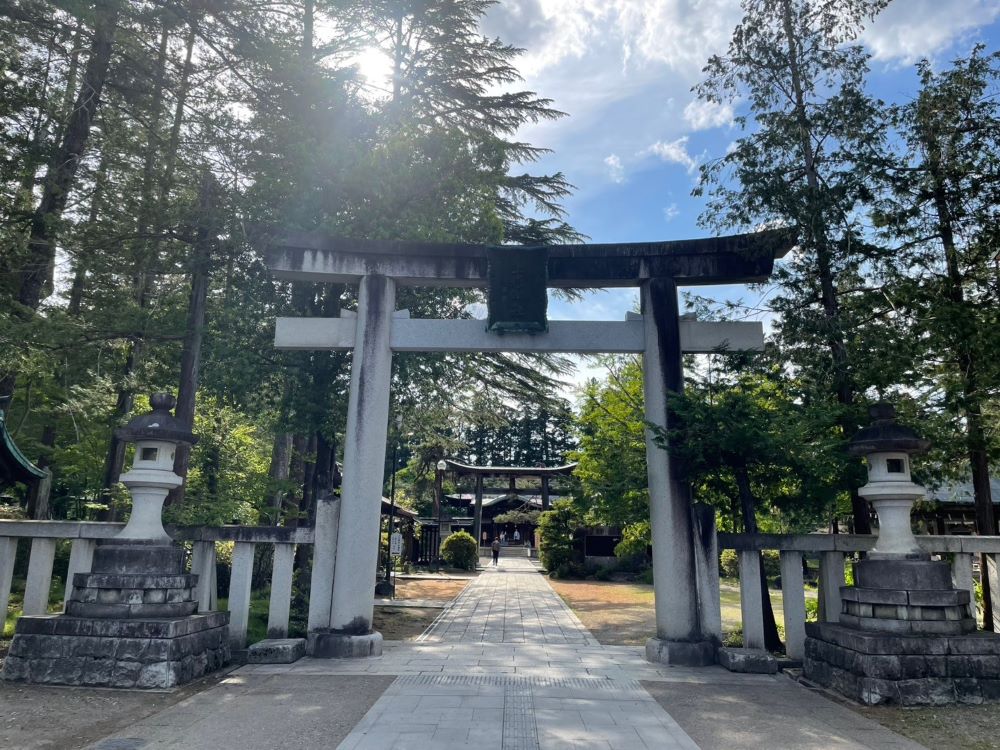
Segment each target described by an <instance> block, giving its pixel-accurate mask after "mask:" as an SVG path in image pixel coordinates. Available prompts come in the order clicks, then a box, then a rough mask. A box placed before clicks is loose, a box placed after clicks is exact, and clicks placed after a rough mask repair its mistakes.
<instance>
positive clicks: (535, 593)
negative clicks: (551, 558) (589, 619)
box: [418, 558, 598, 646]
mask: <svg viewBox="0 0 1000 750" xmlns="http://www.w3.org/2000/svg"><path fill="white" fill-rule="evenodd" d="M481 564H482V565H483V566H484V569H483V571H482V572H481V573H480V575H479V577H478V578H476V579H475V580H473V581H472V582H471V583H470V584H469V585H468V586H467V587H466V588H465V589H464V590H463V591H462V593H461V594H459V596H458V597H456V599H455V601H454V602H452V604H451V606H450V607H448V608H447V609H446V610H445V611H444V612H443V613H442V614H441V616H440V617H439V618H437V620H435V621H434V622H433V623H432V624H431V626H430V627H429V628H428V629H427V631H426V632H425V633H424V634H422V635H421V636H420V638H418V641H428V642H466V643H484V642H485V643H533V644H539V643H546V644H548V643H553V644H567V643H572V644H580V645H585V646H596V645H598V644H597V640H596V639H595V638H594V637H593V636H592V635H591V634H590V631H588V630H587V629H586V628H585V627H584V626H583V623H581V622H580V620H579V618H577V616H576V615H575V614H573V611H572V610H571V609H570V608H569V607H568V606H567V605H566V603H565V602H564V601H563V600H562V598H561V597H559V596H558V595H557V594H556V593H555V591H553V590H552V587H551V586H549V584H548V582H546V580H545V579H544V578H543V577H542V576H541V575H540V574H539V572H538V571H539V568H538V564H537V563H536V562H534V561H533V560H529V559H527V558H501V559H500V562H499V564H498V565H497V566H493V565H491V564H490V563H489V562H488V561H486V560H482V561H481Z"/></svg>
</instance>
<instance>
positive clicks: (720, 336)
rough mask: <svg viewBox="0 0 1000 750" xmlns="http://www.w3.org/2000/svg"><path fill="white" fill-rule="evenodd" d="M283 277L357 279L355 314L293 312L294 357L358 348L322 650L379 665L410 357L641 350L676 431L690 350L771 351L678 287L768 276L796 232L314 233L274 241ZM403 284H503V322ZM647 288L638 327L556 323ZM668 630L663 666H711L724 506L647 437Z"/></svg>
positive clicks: (332, 503) (328, 546)
mask: <svg viewBox="0 0 1000 750" xmlns="http://www.w3.org/2000/svg"><path fill="white" fill-rule="evenodd" d="M262 241H263V243H264V245H265V257H266V262H267V265H268V267H269V268H270V270H271V272H272V273H273V274H274V275H275V276H276V277H277V278H280V279H285V280H291V281H307V282H330V283H341V284H343V283H347V284H357V285H358V287H359V290H358V309H357V311H356V312H353V311H351V312H349V311H344V312H342V313H341V315H340V317H339V318H329V319H328V318H278V320H277V323H276V326H275V346H276V347H278V348H279V349H292V350H295V349H298V350H303V349H326V350H332V349H340V350H351V351H352V352H353V356H352V361H351V381H350V392H349V401H348V412H347V431H346V434H345V438H344V471H343V481H342V484H341V499H340V500H337V499H335V498H329V499H326V500H324V501H322V502H320V503H319V506H318V507H317V509H316V530H315V547H314V551H313V571H312V589H311V594H310V601H309V619H308V630H309V633H308V641H307V652H308V653H309V654H310V655H312V656H317V657H348V656H375V655H378V654H380V653H381V650H382V636H381V634H379V633H378V632H375V631H373V629H372V613H373V594H372V591H373V586H374V583H375V576H376V565H377V562H378V545H377V544H376V541H377V539H378V533H379V513H380V508H381V499H382V483H383V471H384V467H385V450H386V437H387V429H388V421H389V388H390V373H391V364H392V353H393V352H394V351H411V352H412V351H423V352H446V351H461V352H562V353H577V354H594V353H641V354H642V355H643V358H644V361H643V393H644V398H645V415H646V420H647V422H649V423H650V424H652V425H656V426H658V427H662V428H666V427H667V426H668V410H667V392H668V391H674V392H679V391H680V390H681V389H682V388H683V366H682V354H683V353H685V352H713V351H718V350H719V349H732V350H754V349H760V348H761V347H762V346H763V330H762V326H761V324H760V323H752V322H749V323H735V322H702V321H694V320H682V319H681V318H680V316H679V314H678V301H677V286H678V285H684V286H697V285H712V284H738V283H748V282H761V281H765V280H766V279H767V278H768V277H769V276H770V274H771V271H772V269H773V265H774V259H775V258H776V257H781V256H782V255H784V254H785V253H786V252H787V251H788V250H789V249H791V247H792V246H793V244H794V242H795V238H794V235H793V234H792V233H790V232H788V231H785V230H770V231H764V232H756V233H752V234H740V235H731V236H725V237H712V238H707V239H693V240H678V241H672V242H638V243H624V244H581V245H553V246H549V247H524V246H519V245H518V246H486V245H468V244H446V243H428V242H396V241H380V240H352V239H344V238H338V237H333V236H329V235H326V234H322V233H312V232H284V233H278V232H272V233H271V234H270V235H269V236H267V237H265V238H263V240H262ZM398 286H440V287H480V288H487V289H488V306H489V318H488V320H434V319H413V318H410V315H409V312H408V311H406V310H396V309H395V299H396V288H397V287H398ZM628 286H633V287H635V286H637V287H639V289H640V300H641V314H640V315H635V314H629V315H628V316H627V318H626V320H624V321H548V320H547V319H546V317H545V310H546V290H547V289H548V288H559V287H562V288H574V289H584V288H607V287H628ZM646 458H647V465H648V481H649V497H650V522H651V528H652V542H653V544H652V546H653V586H654V593H655V605H656V637H655V638H651V639H650V640H649V642H648V643H647V644H646V658H647V659H649V660H651V661H657V662H663V663H669V664H680V665H691V666H693V665H703V664H711V663H714V661H715V650H716V647H717V646H718V644H719V642H720V638H721V630H722V626H721V614H720V605H719V591H718V583H717V581H718V577H717V575H716V574H715V572H714V571H715V567H716V565H717V562H716V555H717V546H716V542H715V517H714V512H713V511H712V509H711V508H708V507H707V506H701V505H696V504H694V503H693V502H692V498H691V492H690V488H689V486H688V485H687V483H686V481H685V480H684V477H683V476H681V467H680V466H678V465H677V463H676V462H675V461H672V460H671V457H670V456H669V454H668V452H667V451H665V450H663V449H662V448H661V447H659V446H658V445H657V443H656V442H655V440H654V436H653V434H652V433H651V432H650V431H647V435H646Z"/></svg>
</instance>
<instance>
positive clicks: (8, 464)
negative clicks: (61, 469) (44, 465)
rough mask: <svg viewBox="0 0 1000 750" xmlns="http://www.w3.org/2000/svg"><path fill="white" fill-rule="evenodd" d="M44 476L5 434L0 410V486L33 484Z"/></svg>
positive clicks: (4, 425) (4, 424) (4, 422)
mask: <svg viewBox="0 0 1000 750" xmlns="http://www.w3.org/2000/svg"><path fill="white" fill-rule="evenodd" d="M44 476H45V472H44V471H43V470H42V469H39V468H38V467H37V466H35V465H34V464H33V463H31V461H29V460H28V458H27V456H25V455H24V454H23V453H21V450H20V449H19V448H18V447H17V445H16V444H15V443H14V438H13V437H12V436H11V434H10V433H9V432H7V422H6V420H5V419H4V413H3V411H2V410H0V484H4V483H6V482H24V483H25V484H33V483H34V482H37V481H38V480H39V479H41V478H42V477H44Z"/></svg>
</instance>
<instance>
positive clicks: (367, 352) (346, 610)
mask: <svg viewBox="0 0 1000 750" xmlns="http://www.w3.org/2000/svg"><path fill="white" fill-rule="evenodd" d="M395 308H396V282H395V281H394V280H393V279H391V278H388V277H386V276H380V275H375V274H368V275H365V276H363V277H361V280H360V287H359V293H358V317H357V324H356V327H355V334H354V336H355V339H354V340H355V346H354V356H353V358H352V360H351V386H350V392H349V395H348V402H347V434H346V435H345V439H344V477H343V481H342V482H341V485H340V497H341V501H340V522H339V524H338V526H337V527H336V534H337V544H336V560H333V559H328V558H330V557H332V556H325V557H324V564H325V569H322V570H320V569H318V566H317V569H316V570H314V571H313V579H312V580H313V590H314V591H317V586H318V591H320V592H322V594H321V595H324V596H325V595H327V592H329V591H330V589H331V588H332V589H333V593H332V601H331V606H330V612H329V619H328V620H327V622H325V623H324V622H317V621H315V620H314V618H310V620H311V621H310V624H309V639H308V646H307V650H308V652H309V654H310V655H311V656H319V657H335V658H338V657H351V656H378V655H380V654H381V653H382V634H381V633H379V632H378V631H376V630H373V629H372V615H373V613H374V597H373V596H372V587H373V585H374V575H373V571H375V569H376V568H377V566H378V550H379V545H377V544H375V543H374V542H375V541H376V540H377V539H378V536H379V521H380V515H379V511H380V509H381V507H382V474H383V470H384V466H385V445H386V438H387V436H388V424H389V386H390V381H391V377H390V376H391V373H392V349H391V348H390V346H389V334H390V330H391V326H392V313H393V311H394V310H395ZM319 543H320V540H319V539H317V545H316V546H317V549H318V547H319ZM331 565H332V568H333V569H332V570H331V569H330V568H331ZM321 619H325V618H321Z"/></svg>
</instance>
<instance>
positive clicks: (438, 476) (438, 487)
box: [434, 458, 448, 567]
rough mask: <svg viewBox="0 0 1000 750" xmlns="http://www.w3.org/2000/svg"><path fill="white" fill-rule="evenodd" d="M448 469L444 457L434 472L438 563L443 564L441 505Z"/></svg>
mask: <svg viewBox="0 0 1000 750" xmlns="http://www.w3.org/2000/svg"><path fill="white" fill-rule="evenodd" d="M447 469H448V462H447V461H445V460H444V459H443V458H442V459H441V460H440V461H438V462H437V471H436V472H435V473H434V497H435V499H436V501H437V524H438V538H437V555H436V557H437V561H436V562H437V565H438V567H440V566H441V541H442V539H441V536H442V535H441V505H442V504H443V501H444V487H443V482H444V472H445V471H446V470H447Z"/></svg>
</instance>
